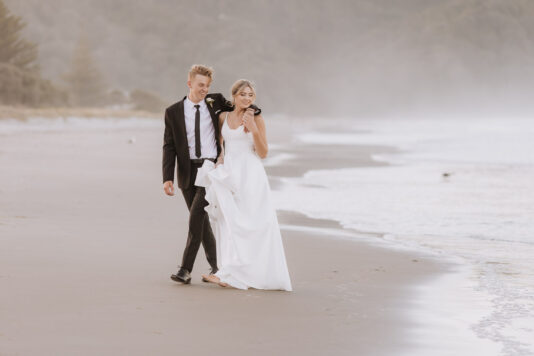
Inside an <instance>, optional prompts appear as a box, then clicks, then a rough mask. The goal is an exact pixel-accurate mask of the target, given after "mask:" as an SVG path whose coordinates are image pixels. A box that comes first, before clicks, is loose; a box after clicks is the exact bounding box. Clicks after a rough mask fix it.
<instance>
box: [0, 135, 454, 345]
mask: <svg viewBox="0 0 534 356" xmlns="http://www.w3.org/2000/svg"><path fill="white" fill-rule="evenodd" d="M276 130H277V129H276V128H275V127H273V131H275V132H277V131H276ZM278 130H279V129H278ZM134 134H135V136H136V137H137V141H136V143H135V144H128V138H129V137H132V135H134ZM277 137H278V138H282V137H283V134H281V135H277ZM160 146H161V132H160V130H158V129H153V128H149V129H134V128H125V129H121V130H111V131H109V130H102V131H98V132H95V131H93V132H84V131H82V130H80V131H70V132H68V134H63V133H62V132H46V134H43V133H39V132H32V133H31V134H24V133H15V134H13V135H8V136H4V137H3V140H2V141H1V142H0V164H2V166H4V167H9V168H11V169H9V170H8V171H7V172H6V173H5V174H3V175H2V176H0V183H1V187H2V188H0V197H1V198H2V201H3V203H4V204H3V207H2V210H1V211H0V233H1V235H2V236H4V238H2V239H1V240H0V243H1V244H2V248H1V249H0V251H1V252H0V253H1V256H0V261H1V262H0V268H1V270H2V273H1V275H0V283H1V284H2V289H3V290H7V291H9V292H8V293H5V294H2V296H0V302H1V303H0V305H2V306H4V307H2V309H3V310H2V315H5V318H4V320H5V323H4V324H3V325H2V326H0V345H2V346H0V353H2V354H4V353H6V354H15V353H17V354H21V355H25V354H28V355H29V354H34V353H35V352H39V353H40V354H58V353H63V354H64V353H72V352H75V351H76V352H77V353H78V354H94V353H100V354H105V352H103V350H110V351H109V353H110V354H111V353H113V354H116V353H117V352H119V353H120V352H128V353H129V354H139V355H141V354H146V353H148V352H154V350H156V353H158V354H162V355H166V354H169V355H171V354H175V353H176V352H177V351H180V352H182V351H183V352H191V353H205V352H218V353H222V354H235V352H236V347H237V346H236V344H235V342H234V338H235V337H237V338H238V339H239V340H240V346H239V349H238V350H237V351H239V352H242V353H254V354H265V355H267V354H272V353H274V352H279V353H280V352H285V353H297V354H298V353H302V354H317V355H321V354H326V353H328V354H331V353H332V352H333V353H335V354H339V355H345V354H346V355H352V354H355V353H358V354H362V355H365V354H373V355H398V354H401V353H404V352H412V351H413V350H416V349H417V348H418V347H419V346H418V344H417V340H414V339H413V337H412V336H411V334H410V333H411V330H412V328H414V327H416V326H417V325H415V324H414V323H415V321H414V320H412V319H411V318H410V315H411V314H412V312H414V311H415V309H416V308H417V306H414V299H415V293H417V291H418V288H420V287H421V286H424V285H425V283H426V282H428V281H430V280H432V279H435V278H438V277H439V276H443V275H447V274H449V273H450V272H451V270H450V267H451V266H450V265H449V264H447V263H446V262H442V261H438V260H436V259H435V258H431V257H429V256H425V255H424V254H422V253H418V252H413V251H399V250H395V249H393V248H387V247H380V246H373V245H372V244H370V243H369V242H368V241H360V240H351V241H346V240H345V239H343V238H342V237H341V238H337V237H340V236H337V237H336V234H335V232H333V233H332V236H331V237H329V236H325V235H324V234H322V233H321V232H319V233H311V232H304V233H303V232H298V231H289V230H286V229H283V231H282V234H283V238H284V246H285V249H286V257H287V261H288V266H289V271H290V275H291V278H292V283H293V287H294V292H290V293H288V292H272V291H258V290H248V291H237V290H231V289H222V288H219V287H217V286H211V285H206V284H203V283H201V282H200V281H199V278H200V274H201V273H204V271H206V270H207V269H208V268H207V263H206V262H205V258H204V255H203V252H202V251H200V252H199V255H198V257H197V262H196V264H195V269H194V271H193V273H192V275H193V285H191V286H182V285H178V284H176V283H174V282H172V281H171V280H170V279H169V276H170V274H171V273H174V272H175V269H176V263H177V262H178V257H179V255H180V254H181V251H182V250H183V245H184V243H185V238H183V236H185V234H186V226H187V211H186V208H185V204H184V203H183V201H182V199H181V196H180V195H179V194H177V196H175V197H173V199H166V197H165V196H164V195H163V193H162V192H161V187H160V184H159V183H160V179H159V178H160V177H159V175H160V167H159V166H160V161H159V156H160V150H161V147H160ZM102 148H104V149H105V150H106V152H105V154H103V153H102V152H100V151H99V150H101V149H102ZM35 150H39V151H38V152H39V154H38V155H35ZM44 162H46V165H43V163H44ZM298 172H299V170H298V169H295V170H294V171H293V174H298ZM36 174H37V176H38V179H37V180H36V179H35V177H36ZM279 216H280V222H281V224H287V225H299V224H301V225H302V224H303V225H305V226H308V227H309V228H310V229H312V230H313V229H315V228H319V229H321V228H326V229H333V230H336V226H335V224H334V223H332V222H331V221H321V220H319V221H317V219H313V220H315V221H313V222H312V221H311V220H310V219H308V218H303V217H302V216H298V214H293V215H291V214H288V213H287V212H279ZM29 281H31V282H32V283H28V282H29ZM229 320H237V321H238V323H231V324H229V323H228V321H229ZM51 324H52V325H54V327H52V328H50V327H46V325H51ZM280 325H283V326H284V327H282V328H281V327H280ZM304 330H306V332H305V333H304V332H303V331H304ZM177 335H179V337H177ZM304 336H306V337H309V338H310V341H308V342H307V343H305V344H302V343H295V342H294V341H295V339H300V338H302V337H304ZM132 337H133V338H132ZM206 339H207V340H210V342H208V343H207V342H205V340H206ZM132 340H133V341H132ZM241 340H247V342H242V341H241ZM384 340H387V342H385V341H384ZM43 350H46V352H43ZM228 350H232V352H228V353H225V352H226V351H228Z"/></svg>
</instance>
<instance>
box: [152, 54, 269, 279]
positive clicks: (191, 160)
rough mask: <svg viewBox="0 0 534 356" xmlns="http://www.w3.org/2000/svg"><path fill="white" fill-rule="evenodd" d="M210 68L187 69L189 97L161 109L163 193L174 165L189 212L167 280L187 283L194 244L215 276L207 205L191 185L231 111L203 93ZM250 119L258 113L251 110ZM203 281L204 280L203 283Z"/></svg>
mask: <svg viewBox="0 0 534 356" xmlns="http://www.w3.org/2000/svg"><path fill="white" fill-rule="evenodd" d="M212 76H213V69H211V68H209V67H206V66H203V65H193V66H192V67H191V70H190V71H189V75H188V80H187V86H188V87H189V94H188V95H187V96H186V97H184V98H183V99H182V100H181V101H179V102H177V103H175V104H173V105H171V106H169V107H168V108H167V109H166V110H165V133H164V136H163V161H162V163H163V190H164V191H165V194H167V195H169V196H173V195H174V185H173V182H174V167H175V163H176V161H177V164H178V167H177V178H178V187H179V188H180V190H181V191H182V195H183V196H184V199H185V203H186V204H187V208H188V209H189V232H188V236H187V243H186V245H185V250H184V254H183V258H182V265H181V267H180V269H179V270H178V272H177V273H176V274H173V275H171V279H172V280H173V281H176V282H180V283H184V284H188V283H191V271H192V270H193V264H194V263H195V258H196V256H197V252H198V249H199V248H200V244H201V243H202V245H203V246H204V252H205V253H206V258H207V260H208V263H209V264H210V266H211V272H210V274H214V273H216V272H217V270H218V268H217V252H216V247H215V238H214V236H213V232H212V231H211V226H210V223H209V218H208V216H207V213H206V211H205V210H204V207H206V206H207V205H208V202H207V201H206V199H205V198H204V197H205V194H206V192H205V189H204V188H203V187H198V186H196V185H195V179H196V176H197V170H198V169H199V168H200V167H201V166H202V164H203V163H204V161H205V160H210V161H213V162H215V161H216V159H217V157H219V154H220V153H221V146H220V142H219V120H218V118H217V116H218V115H219V113H220V112H223V111H232V110H233V105H232V104H231V103H230V102H229V101H227V100H226V99H225V98H224V96H223V95H222V94H219V93H216V94H208V91H209V88H210V85H211V82H212ZM255 109H256V112H255V115H258V114H260V113H261V110H260V109H258V108H256V107H255ZM203 280H204V279H203Z"/></svg>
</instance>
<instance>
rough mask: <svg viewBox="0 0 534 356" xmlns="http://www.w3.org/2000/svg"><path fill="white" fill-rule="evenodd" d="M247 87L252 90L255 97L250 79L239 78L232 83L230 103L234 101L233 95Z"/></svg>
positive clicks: (254, 90)
mask: <svg viewBox="0 0 534 356" xmlns="http://www.w3.org/2000/svg"><path fill="white" fill-rule="evenodd" d="M246 87H249V88H250V90H252V93H254V97H256V89H255V88H254V84H252V82H251V81H250V80H246V79H239V80H238V81H237V82H235V83H234V85H232V89H231V92H232V104H233V103H234V102H233V101H234V99H233V98H234V96H236V95H237V94H238V93H239V92H240V91H241V90H243V88H246Z"/></svg>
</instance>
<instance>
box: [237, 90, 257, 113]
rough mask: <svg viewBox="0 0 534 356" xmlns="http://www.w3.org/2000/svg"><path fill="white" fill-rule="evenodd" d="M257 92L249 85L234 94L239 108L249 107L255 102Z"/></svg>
mask: <svg viewBox="0 0 534 356" xmlns="http://www.w3.org/2000/svg"><path fill="white" fill-rule="evenodd" d="M255 99H256V94H254V91H252V89H251V88H249V87H244V88H243V89H241V90H240V91H239V92H238V93H237V94H236V95H234V102H235V106H236V108H237V109H244V108H248V107H249V106H250V105H252V104H254V100H255Z"/></svg>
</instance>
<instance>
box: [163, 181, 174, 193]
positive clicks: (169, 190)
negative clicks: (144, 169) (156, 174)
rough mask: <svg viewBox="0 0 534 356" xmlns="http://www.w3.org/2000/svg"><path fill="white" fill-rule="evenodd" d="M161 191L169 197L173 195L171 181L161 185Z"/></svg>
mask: <svg viewBox="0 0 534 356" xmlns="http://www.w3.org/2000/svg"><path fill="white" fill-rule="evenodd" d="M163 190H164V191H165V194H167V195H170V196H171V197H172V196H173V195H174V185H173V184H172V180H168V181H166V182H165V183H163Z"/></svg>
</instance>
